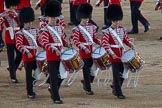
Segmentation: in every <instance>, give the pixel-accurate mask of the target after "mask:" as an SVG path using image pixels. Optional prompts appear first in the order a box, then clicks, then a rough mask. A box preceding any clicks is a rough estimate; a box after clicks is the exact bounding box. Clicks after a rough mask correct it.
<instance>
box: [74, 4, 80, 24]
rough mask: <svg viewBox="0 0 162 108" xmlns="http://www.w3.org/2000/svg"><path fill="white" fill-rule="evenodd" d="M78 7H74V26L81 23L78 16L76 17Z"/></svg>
mask: <svg viewBox="0 0 162 108" xmlns="http://www.w3.org/2000/svg"><path fill="white" fill-rule="evenodd" d="M78 7H79V6H78V5H73V10H74V15H75V16H74V24H75V25H76V26H77V25H79V23H80V21H79V19H78V18H77V15H76V13H77V9H78Z"/></svg>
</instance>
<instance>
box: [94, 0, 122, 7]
mask: <svg viewBox="0 0 162 108" xmlns="http://www.w3.org/2000/svg"><path fill="white" fill-rule="evenodd" d="M103 1H104V0H98V1H97V2H96V4H101V3H102V2H103ZM111 4H117V5H121V4H120V0H109V2H108V4H107V5H108V6H109V5H111Z"/></svg>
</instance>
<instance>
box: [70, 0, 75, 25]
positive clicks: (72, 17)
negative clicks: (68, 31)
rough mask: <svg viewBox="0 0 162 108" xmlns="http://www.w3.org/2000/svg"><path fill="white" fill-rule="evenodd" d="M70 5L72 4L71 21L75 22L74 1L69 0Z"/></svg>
mask: <svg viewBox="0 0 162 108" xmlns="http://www.w3.org/2000/svg"><path fill="white" fill-rule="evenodd" d="M69 5H70V22H73V23H74V22H75V17H76V15H75V11H74V9H73V4H72V2H70V1H69Z"/></svg>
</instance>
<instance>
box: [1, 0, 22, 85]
mask: <svg viewBox="0 0 162 108" xmlns="http://www.w3.org/2000/svg"><path fill="white" fill-rule="evenodd" d="M19 3H20V0H5V5H6V8H7V10H6V11H5V12H4V13H3V14H2V17H0V26H5V28H6V29H5V36H4V39H5V44H6V47H7V56H8V64H9V72H10V78H11V82H12V83H18V80H17V78H16V71H17V68H18V66H19V64H20V62H21V53H20V51H18V50H17V49H16V41H15V31H17V30H19V29H20V22H19V18H18V14H17V13H16V11H15V9H16V6H17V5H18V4H19ZM0 28H1V27H0ZM15 54H16V56H15Z"/></svg>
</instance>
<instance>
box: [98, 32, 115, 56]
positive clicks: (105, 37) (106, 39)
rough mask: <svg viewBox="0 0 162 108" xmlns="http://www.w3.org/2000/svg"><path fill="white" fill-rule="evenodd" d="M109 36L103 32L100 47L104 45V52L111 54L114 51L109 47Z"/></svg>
mask: <svg viewBox="0 0 162 108" xmlns="http://www.w3.org/2000/svg"><path fill="white" fill-rule="evenodd" d="M109 36H110V35H109V34H107V33H104V34H103V37H102V43H101V44H102V47H104V49H105V50H106V52H107V53H108V54H110V55H111V56H112V55H114V54H115V53H114V51H113V50H112V49H111V47H110V43H109Z"/></svg>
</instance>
